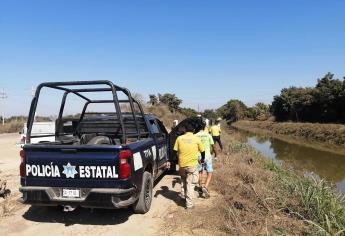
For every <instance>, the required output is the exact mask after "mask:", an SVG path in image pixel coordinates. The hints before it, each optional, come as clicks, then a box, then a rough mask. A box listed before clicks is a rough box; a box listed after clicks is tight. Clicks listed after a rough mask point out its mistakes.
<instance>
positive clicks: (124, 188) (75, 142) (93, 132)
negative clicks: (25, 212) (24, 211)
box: [20, 81, 170, 213]
mask: <svg viewBox="0 0 345 236" xmlns="http://www.w3.org/2000/svg"><path fill="white" fill-rule="evenodd" d="M51 89H53V90H59V91H61V92H62V97H61V106H60V109H59V114H58V117H57V118H56V130H55V133H54V134H45V135H39V134H33V133H31V130H32V124H33V122H34V120H35V114H36V108H37V104H38V101H39V96H40V93H41V91H42V90H51ZM93 93H97V94H98V93H108V94H109V95H110V96H109V97H110V99H100V98H99V96H93V97H92V96H90V94H93ZM120 93H121V94H122V95H121V96H120V95H119V94H120ZM71 95H73V96H75V97H78V98H79V99H80V100H81V101H83V107H82V109H81V110H80V111H79V112H78V113H76V115H74V116H66V115H65V114H64V110H65V108H66V107H68V104H67V103H66V101H67V100H68V97H69V96H71ZM54 99H55V98H54ZM56 99H58V98H56ZM102 104H103V105H104V104H106V105H109V104H110V107H111V109H112V110H111V111H107V112H94V111H90V112H89V109H88V107H89V106H90V105H102ZM107 107H109V106H107ZM27 129H28V132H27V137H26V138H27V140H26V141H27V144H25V145H24V147H23V150H21V152H20V156H21V164H20V176H21V187H20V191H21V192H22V193H23V196H22V198H21V199H20V201H21V202H23V203H25V204H31V205H46V206H63V207H64V210H65V211H71V210H73V209H75V208H76V207H79V206H80V207H87V208H123V207H128V206H132V208H133V210H134V212H135V213H146V212H147V211H149V209H150V206H151V201H152V188H153V183H154V181H155V180H156V179H157V178H158V177H159V176H160V175H162V174H163V173H164V172H165V171H166V164H167V162H168V161H169V156H170V155H169V153H170V150H169V149H170V145H169V137H168V133H167V131H166V129H165V127H164V125H163V123H162V122H161V121H159V120H158V119H157V118H156V117H154V116H153V115H147V114H144V112H143V109H142V107H141V105H140V103H139V102H138V101H136V100H135V99H134V98H133V97H132V96H131V94H130V92H129V91H128V90H127V89H125V88H123V87H119V86H117V85H114V84H113V83H112V82H110V81H75V82H50V83H42V84H40V85H39V86H38V87H37V90H36V94H35V97H34V98H33V100H32V103H31V107H30V113H29V119H28V122H27ZM49 135H50V136H55V141H54V142H44V143H38V144H30V139H31V138H38V137H42V136H49Z"/></svg>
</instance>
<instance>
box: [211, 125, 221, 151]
mask: <svg viewBox="0 0 345 236" xmlns="http://www.w3.org/2000/svg"><path fill="white" fill-rule="evenodd" d="M210 131H211V135H212V138H213V141H214V143H215V144H216V143H218V145H219V147H220V149H221V150H223V145H222V141H221V140H220V133H221V132H222V131H221V129H220V124H219V121H218V120H217V121H216V122H215V124H214V125H212V126H211V129H210Z"/></svg>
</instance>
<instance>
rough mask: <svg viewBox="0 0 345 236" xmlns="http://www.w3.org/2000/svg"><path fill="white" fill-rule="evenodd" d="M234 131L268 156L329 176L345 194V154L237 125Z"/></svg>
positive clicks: (303, 170)
mask: <svg viewBox="0 0 345 236" xmlns="http://www.w3.org/2000/svg"><path fill="white" fill-rule="evenodd" d="M233 132H236V133H237V134H238V135H237V137H239V138H240V141H242V142H244V143H246V144H248V145H250V146H251V147H253V148H255V149H256V150H258V151H259V152H260V153H261V154H262V155H263V156H265V157H266V158H268V159H271V160H275V161H278V162H282V163H284V164H287V165H288V166H291V167H292V168H293V169H295V170H298V171H302V172H303V173H306V174H307V175H312V176H315V177H317V178H320V179H325V180H326V181H328V182H330V183H332V184H334V185H335V186H336V188H337V189H339V190H340V191H342V192H343V193H345V155H342V154H338V153H335V152H329V151H325V150H320V149H317V148H314V147H312V146H311V145H305V144H303V143H301V142H291V141H287V140H284V139H280V138H277V137H269V136H268V135H262V134H257V133H255V132H249V131H245V130H241V129H237V128H235V129H233Z"/></svg>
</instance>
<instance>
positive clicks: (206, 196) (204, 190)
mask: <svg viewBox="0 0 345 236" xmlns="http://www.w3.org/2000/svg"><path fill="white" fill-rule="evenodd" d="M202 192H203V193H204V194H205V198H209V197H210V192H209V191H208V189H207V188H206V187H203V188H202Z"/></svg>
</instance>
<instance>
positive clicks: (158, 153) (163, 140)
mask: <svg viewBox="0 0 345 236" xmlns="http://www.w3.org/2000/svg"><path fill="white" fill-rule="evenodd" d="M150 125H151V130H152V135H153V138H154V140H155V142H156V147H153V152H154V153H153V156H154V159H155V163H156V166H157V170H156V171H157V174H158V175H160V174H161V173H162V172H163V171H164V168H165V163H166V162H167V160H168V151H167V138H168V133H167V131H166V129H165V127H164V125H163V124H162V122H161V121H159V120H157V119H154V118H153V119H150Z"/></svg>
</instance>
